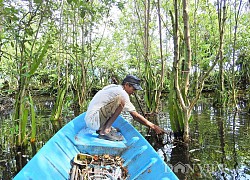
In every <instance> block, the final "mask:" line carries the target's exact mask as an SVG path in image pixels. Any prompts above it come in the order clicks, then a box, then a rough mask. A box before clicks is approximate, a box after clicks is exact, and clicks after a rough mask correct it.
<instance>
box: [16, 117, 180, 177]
mask: <svg viewBox="0 0 250 180" xmlns="http://www.w3.org/2000/svg"><path fill="white" fill-rule="evenodd" d="M84 117H85V113H83V114H81V115H79V116H78V117H76V118H75V119H73V120H72V121H71V122H69V123H68V124H67V125H65V126H64V127H63V128H62V129H61V130H60V131H58V132H57V133H56V134H55V135H54V136H53V137H52V138H51V139H50V140H49V141H48V142H47V143H46V144H45V145H44V146H43V147H42V148H41V149H40V150H39V152H38V153H37V154H36V155H35V156H34V157H33V158H32V159H31V160H30V161H29V162H28V163H27V165H26V166H25V167H24V168H23V169H22V170H21V171H20V172H19V173H18V174H17V175H16V176H15V177H14V180H25V179H35V180H40V179H41V180H45V179H46V180H49V179H57V180H61V179H62V180H63V179H69V173H70V169H71V167H72V166H71V160H72V159H73V158H74V157H75V156H76V154H78V153H87V154H91V155H94V154H98V155H101V154H110V155H119V156H121V157H122V158H123V159H124V160H125V162H124V163H123V165H124V166H125V167H126V168H127V169H128V175H129V176H128V178H127V179H139V180H140V179H141V180H152V179H157V180H160V179H162V180H163V179H164V180H167V179H170V180H175V179H178V178H177V177H176V175H175V174H174V173H173V172H172V170H171V169H170V168H169V167H168V165H167V164H166V163H165V162H164V161H163V160H162V159H161V158H160V156H159V155H158V154H157V153H156V151H155V150H154V149H153V147H152V146H151V145H150V144H149V143H148V142H147V140H146V139H145V138H144V137H143V136H142V135H141V134H140V133H139V132H138V131H137V130H136V129H135V128H134V127H133V126H132V125H131V124H130V123H129V122H127V121H126V120H125V119H123V118H122V117H121V116H119V117H118V118H117V120H116V121H115V123H114V124H113V126H114V127H118V128H119V129H120V131H121V133H122V134H123V136H124V138H125V139H124V141H121V142H113V141H107V140H102V139H99V138H97V134H96V133H94V132H93V131H90V130H89V129H88V128H86V124H85V121H84Z"/></svg>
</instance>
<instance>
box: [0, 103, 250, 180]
mask: <svg viewBox="0 0 250 180" xmlns="http://www.w3.org/2000/svg"><path fill="white" fill-rule="evenodd" d="M36 101H37V102H36V104H38V105H37V107H36V110H37V118H38V120H37V138H36V143H35V145H36V146H35V147H33V146H31V145H29V146H28V148H27V149H26V150H25V151H20V150H18V149H16V147H15V143H14V142H13V139H14V138H13V136H14V131H15V128H17V127H15V126H14V124H15V123H14V122H13V121H12V120H11V115H10V114H11V113H9V114H8V113H7V114H5V115H1V117H0V127H1V132H0V141H1V145H0V177H1V178H0V179H4V180H8V179H12V178H13V177H14V176H15V174H16V173H17V172H18V171H19V170H20V169H21V168H22V166H23V165H24V164H25V163H27V161H29V160H30V159H31V158H32V157H33V155H34V154H35V152H36V151H37V150H39V149H40V148H41V147H42V146H43V145H44V144H45V143H46V142H47V141H48V140H49V139H50V138H51V137H52V136H53V134H54V133H55V132H56V128H55V126H54V125H53V124H52V123H51V121H50V119H49V115H50V114H51V108H52V106H53V100H49V99H44V100H43V99H41V98H39V100H36ZM64 114H65V115H64V117H66V118H63V120H62V122H61V124H62V125H64V124H66V123H67V122H69V121H70V120H71V119H72V117H73V115H72V112H70V111H67V112H64ZM125 116H126V115H125ZM128 119H129V117H128ZM158 121H159V123H160V126H162V127H164V128H165V129H166V130H167V131H169V132H170V131H171V129H170V123H169V117H168V112H167V110H166V112H162V113H160V114H159V115H158ZM131 123H133V122H131ZM134 125H135V126H136V128H137V129H138V130H139V131H140V132H141V133H142V134H143V135H144V136H145V137H146V139H148V140H149V142H150V143H151V144H152V146H153V147H154V148H155V149H156V151H157V152H158V153H159V155H160V156H162V158H164V160H165V162H166V163H167V164H168V165H169V166H170V167H171V168H172V170H173V171H174V173H175V174H176V175H177V176H178V177H179V179H223V180H224V179H228V180H231V179H235V180H239V179H243V180H245V179H250V138H249V135H250V117H249V114H248V113H247V112H244V109H243V110H242V111H238V112H234V111H232V109H227V108H226V109H225V108H224V109H218V108H214V107H212V106H211V105H210V104H209V103H203V104H202V103H201V104H199V106H197V107H196V108H195V110H194V112H193V121H192V122H191V124H190V132H191V134H190V135H191V142H190V144H189V145H186V144H183V143H180V142H177V141H174V139H173V137H172V136H171V134H168V135H164V137H162V138H163V139H161V140H160V142H161V143H160V144H159V139H156V138H155V137H151V138H150V135H149V131H148V129H146V128H143V127H142V126H140V125H138V124H136V123H135V124H134Z"/></svg>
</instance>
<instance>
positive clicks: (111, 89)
mask: <svg viewBox="0 0 250 180" xmlns="http://www.w3.org/2000/svg"><path fill="white" fill-rule="evenodd" d="M136 90H142V88H141V86H140V79H139V78H137V77H136V76H133V75H127V76H126V77H125V79H124V80H123V82H122V84H121V85H116V84H111V85H108V86H105V87H104V88H103V89H102V90H100V91H98V92H97V93H96V94H95V96H94V97H93V99H92V100H91V102H90V104H89V106H88V110H87V112H86V116H85V121H86V125H87V126H88V127H89V128H91V129H94V130H96V132H97V133H98V134H99V135H98V137H99V138H101V139H106V140H111V141H122V140H123V136H122V135H120V134H119V133H117V130H116V129H115V128H113V127H112V124H113V122H114V121H115V120H116V118H117V117H118V116H119V115H120V114H121V112H122V111H128V112H129V113H130V114H131V116H132V117H133V118H134V119H135V120H136V121H138V122H139V123H141V124H143V125H145V126H148V127H150V128H151V129H153V130H154V131H155V132H156V133H157V134H161V133H163V132H164V130H163V129H162V128H160V127H159V126H157V125H155V124H153V123H151V122H150V121H148V120H147V119H146V118H144V117H143V116H142V115H140V114H139V113H138V112H137V111H136V109H135V107H134V105H133V104H132V103H131V102H130V98H129V97H130V95H131V94H133V93H134V92H135V91H136Z"/></svg>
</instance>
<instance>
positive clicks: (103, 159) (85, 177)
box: [70, 153, 128, 180]
mask: <svg viewBox="0 0 250 180" xmlns="http://www.w3.org/2000/svg"><path fill="white" fill-rule="evenodd" d="M123 162H124V160H123V159H122V158H121V157H120V156H111V155H108V154H104V155H89V154H82V153H79V154H77V155H76V156H75V157H74V159H73V161H72V168H71V172H70V180H94V179H95V180H99V179H100V180H101V179H106V180H124V179H126V178H127V176H128V171H127V169H126V168H124V167H123Z"/></svg>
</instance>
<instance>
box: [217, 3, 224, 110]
mask: <svg viewBox="0 0 250 180" xmlns="http://www.w3.org/2000/svg"><path fill="white" fill-rule="evenodd" d="M217 5H218V22H219V35H220V46H219V88H218V92H217V95H216V98H217V100H216V101H217V105H218V106H224V104H225V99H226V94H225V85H224V68H223V67H224V29H225V21H226V0H223V1H219V0H217Z"/></svg>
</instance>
